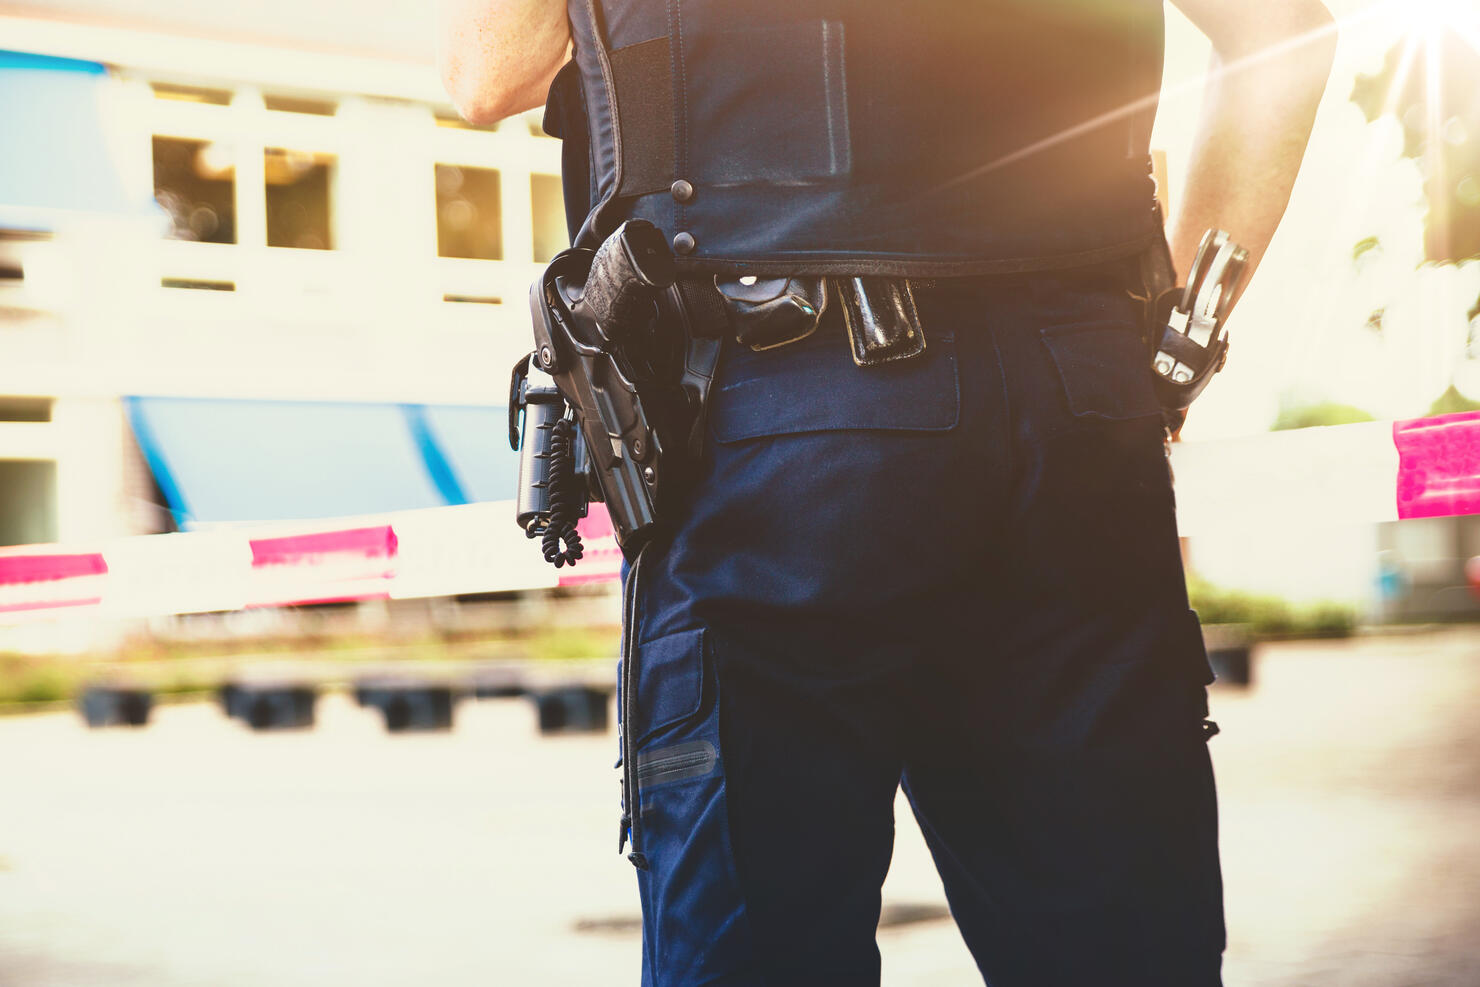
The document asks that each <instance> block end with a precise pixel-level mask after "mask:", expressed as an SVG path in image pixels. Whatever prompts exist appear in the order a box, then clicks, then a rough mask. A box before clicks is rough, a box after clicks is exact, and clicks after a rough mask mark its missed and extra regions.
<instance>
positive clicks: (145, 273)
mask: <svg viewBox="0 0 1480 987" xmlns="http://www.w3.org/2000/svg"><path fill="white" fill-rule="evenodd" d="M432 32H433V23H432V14H431V11H430V8H429V7H428V6H427V5H425V4H420V3H415V2H411V0H404V2H396V0H378V2H358V3H354V4H351V3H347V2H343V0H330V2H318V3H314V4H310V5H305V4H301V3H288V2H283V0H273V2H267V3H257V4H252V5H250V6H246V7H241V6H236V7H233V6H222V5H213V4H199V3H186V2H183V0H91V2H86V0H84V2H68V0H44V2H23V3H9V4H3V3H0V49H4V50H3V51H0V133H3V135H4V139H3V141H0V544H21V543H34V542H51V541H62V542H88V541H94V540H97V539H104V538H111V537H116V536H120V535H126V534H139V533H151V532H160V531H169V530H174V529H176V528H177V527H190V526H199V525H208V524H213V523H221V522H234V521H241V520H268V519H279V518H298V517H315V516H335V515H348V514H356V513H373V512H378V511H385V510H395V509H403V508H413V507H426V506H437V505H440V504H445V503H463V502H468V501H474V500H499V499H504V498H507V497H511V496H512V494H513V486H514V468H515V466H514V457H513V454H512V453H510V452H509V450H508V445H507V441H506V440H505V436H506V434H507V430H506V426H505V425H504V424H503V418H504V414H505V409H504V407H503V405H504V402H505V401H506V399H507V387H508V376H507V375H508V372H509V368H510V367H511V366H512V364H513V362H514V360H515V358H516V357H517V356H518V355H519V354H520V353H521V352H523V351H524V350H525V349H526V348H527V346H528V332H529V329H528V319H529V315H528V307H527V302H526V299H527V293H528V286H529V284H530V282H531V281H532V280H533V278H534V277H535V276H536V274H537V272H538V271H539V270H540V266H541V262H542V261H545V260H547V259H548V258H549V257H550V256H552V255H553V254H554V253H555V252H556V251H557V250H559V249H561V248H562V247H563V246H564V245H565V243H566V228H565V217H564V214H563V210H562V206H561V199H560V183H559V178H558V174H559V143H558V142H557V141H555V140H553V139H550V138H548V137H546V136H544V135H543V134H542V133H541V131H540V129H539V116H538V114H537V113H534V114H527V115H524V116H521V117H515V118H512V119H509V120H507V121H504V122H503V123H502V124H500V125H499V126H498V127H496V128H491V127H490V128H473V127H469V126H467V125H465V124H463V123H462V122H461V121H459V120H458V119H457V117H456V115H455V113H454V112H453V110H452V108H451V106H449V105H448V104H447V102H446V99H445V96H444V95H443V94H442V92H441V88H440V85H439V83H438V80H437V77H436V72H435V69H434V67H433V33H432Z"/></svg>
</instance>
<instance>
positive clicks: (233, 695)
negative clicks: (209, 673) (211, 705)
mask: <svg viewBox="0 0 1480 987" xmlns="http://www.w3.org/2000/svg"><path fill="white" fill-rule="evenodd" d="M216 697H217V698H218V699H219V700H220V701H221V712H223V713H225V714H226V715H227V716H229V717H231V718H232V719H236V718H237V717H239V716H241V715H242V710H241V698H242V689H241V686H239V685H237V684H236V683H235V682H227V683H226V684H225V685H223V686H221V689H220V691H218V692H217V694H216Z"/></svg>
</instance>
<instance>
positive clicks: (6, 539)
mask: <svg viewBox="0 0 1480 987" xmlns="http://www.w3.org/2000/svg"><path fill="white" fill-rule="evenodd" d="M56 540H57V464H56V463H54V462H51V461H49V460H0V545H36V544H40V543H44V542H54V541H56Z"/></svg>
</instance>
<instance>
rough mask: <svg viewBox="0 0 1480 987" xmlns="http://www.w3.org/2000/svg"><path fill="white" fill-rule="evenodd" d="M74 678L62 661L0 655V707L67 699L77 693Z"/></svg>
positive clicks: (69, 665)
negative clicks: (9, 704)
mask: <svg viewBox="0 0 1480 987" xmlns="http://www.w3.org/2000/svg"><path fill="white" fill-rule="evenodd" d="M77 675H78V673H77V669H76V667H75V666H74V665H73V664H72V663H70V662H68V661H67V660H66V659H60V658H33V657H30V656H27V655H11V654H6V655H0V704H5V703H49V702H57V701H59V700H63V699H70V698H72V694H73V693H74V692H75V691H76V690H77Z"/></svg>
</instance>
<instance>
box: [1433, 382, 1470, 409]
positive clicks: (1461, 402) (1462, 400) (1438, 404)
mask: <svg viewBox="0 0 1480 987" xmlns="http://www.w3.org/2000/svg"><path fill="white" fill-rule="evenodd" d="M1476 410H1480V401H1471V400H1470V399H1469V398H1467V397H1465V396H1464V395H1463V394H1461V393H1460V392H1459V390H1458V389H1456V388H1455V386H1454V385H1453V384H1450V385H1449V390H1447V391H1445V392H1444V393H1443V394H1441V395H1439V399H1438V400H1437V401H1435V402H1434V403H1433V404H1431V405H1429V410H1428V414H1430V415H1451V414H1454V413H1455V412H1457V411H1476Z"/></svg>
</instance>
